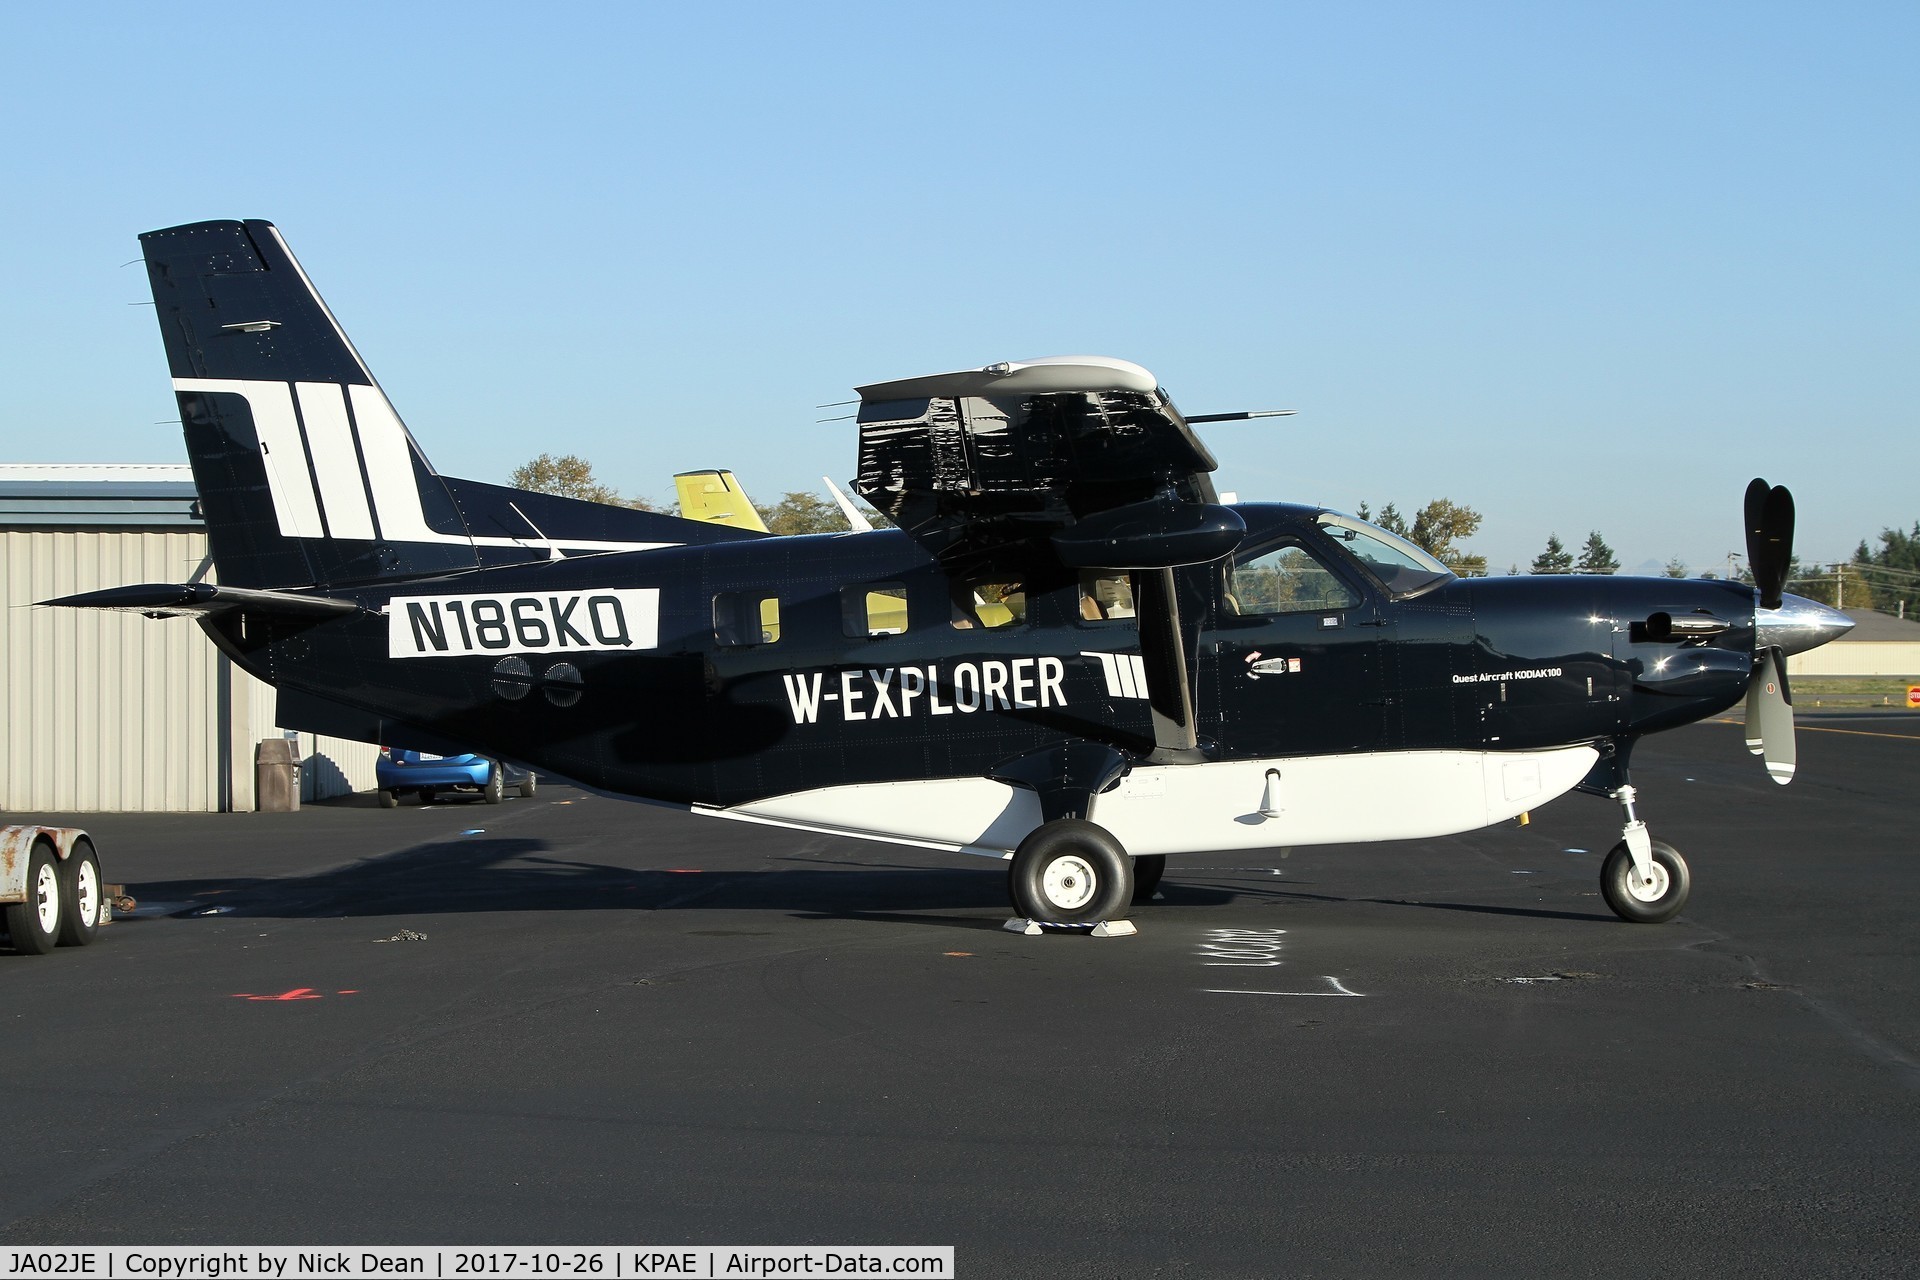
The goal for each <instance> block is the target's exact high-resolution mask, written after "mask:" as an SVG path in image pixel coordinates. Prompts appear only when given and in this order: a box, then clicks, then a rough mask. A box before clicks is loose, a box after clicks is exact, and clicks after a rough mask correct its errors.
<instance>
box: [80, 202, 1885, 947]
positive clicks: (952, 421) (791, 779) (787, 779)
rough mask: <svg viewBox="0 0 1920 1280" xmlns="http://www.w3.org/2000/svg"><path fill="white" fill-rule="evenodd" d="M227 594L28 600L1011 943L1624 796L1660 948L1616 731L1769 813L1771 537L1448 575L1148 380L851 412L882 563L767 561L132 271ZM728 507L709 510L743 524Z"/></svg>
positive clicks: (302, 284) (240, 252)
mask: <svg viewBox="0 0 1920 1280" xmlns="http://www.w3.org/2000/svg"><path fill="white" fill-rule="evenodd" d="M140 240H141V246H142V251H143V255H144V258H145V261H146V265H147V270H148V274H149V279H150V283H151V286H152V291H153V297H154V301H155V304H156V308H157V314H158V318H159V323H160V329H161V335H162V341H163V344H164V346H165V349H166V353H167V360H168V365H169V367H170V371H171V374H172V379H173V389H174V393H175V395H176V398H177V400H178V403H179V407H180V417H181V421H182V424H183V428H184V432H185V437H186V445H187V452H188V455H189V457H190V459H191V462H192V465H193V471H194V478H195V482H196V484H197V486H198V489H199V501H200V507H201V510H202V512H203V514H204V517H205V521H206V527H207V537H208V541H209V545H210V550H211V553H212V556H213V560H214V564H215V566H216V570H217V579H218V581H217V584H215V583H208V582H200V583H190V584H165V583H162V584H155V583H147V584H138V585H129V586H124V587H115V588H108V589H106V590H101V591H94V592H89V593H86V594H83V595H78V596H69V597H66V598H64V599H61V600H57V601H50V602H48V603H52V604H59V605H66V606H74V607H89V608H114V609H124V610H134V611H138V612H141V613H145V614H148V615H151V616H155V617H168V616H180V615H185V616H191V617H194V618H196V619H198V622H199V625H200V626H201V627H202V628H203V629H204V630H205V632H206V634H207V635H208V636H209V637H210V638H211V640H212V641H213V643H214V644H216V645H217V646H219V648H220V649H221V650H222V651H223V652H224V653H226V654H227V655H228V656H229V657H230V658H232V659H233V661H234V662H236V663H237V664H239V665H240V666H241V667H242V668H244V669H245V670H247V671H248V672H250V673H252V674H253V675H256V676H258V677H259V678H260V679H262V680H264V681H266V682H268V683H269V684H272V685H274V686H275V687H276V688H277V689H278V691H279V706H278V720H279V723H280V724H281V725H282V726H284V727H288V728H295V729H304V730H311V731H314V732H320V733H327V734H333V735H337V736H343V737H348V738H357V739H361V740H365V741H372V742H379V743H383V744H386V745H389V746H403V747H412V748H415V749H419V750H426V751H439V752H445V751H454V750H460V751H465V750H478V751H483V752H485V753H487V754H489V755H494V756H500V757H505V758H509V759H513V760H516V761H518V762H521V763H523V764H525V765H527V766H528V767H530V768H534V769H537V770H538V771H540V772H541V773H544V774H550V775H560V776H563V777H566V778H570V779H572V780H574V781H577V782H579V783H582V784H584V785H586V786H589V787H593V788H599V789H602V790H605V791H609V792H616V793H621V794H625V795H628V796H633V797H638V798H641V799H644V800H647V801H651V802H653V803H657V804H663V805H669V806H675V807H678V808H681V809H684V810H687V811H690V812H692V813H694V814H699V815H704V816H708V817H714V818H725V819H732V820H737V821H743V822H750V823H763V824H771V825H774V826H778V827H786V828H794V829H799V830H804V831H812V832H828V833H833V834H837V835H845V836H856V837H864V838H868V839H874V840H882V841H890V842H893V843H896V844H902V845H909V846H918V847H921V848H924V849H928V850H937V851H960V852H968V853H976V854H984V855H986V856H989V857H993V858H998V859H1001V860H1004V861H1005V862H1007V864H1008V894H1009V897H1010V899H1011V902H1012V905H1013V910H1014V911H1015V913H1016V916H1015V918H1014V919H1013V920H1011V921H1009V922H1008V925H1009V927H1014V928H1020V929H1022V930H1023V931H1029V932H1031V931H1036V930H1038V929H1039V928H1042V927H1051V928H1078V929H1092V930H1093V931H1094V932H1095V933H1097V934H1102V935H1103V936H1110V935H1112V934H1115V933H1124V932H1130V931H1131V930H1132V925H1131V922H1130V921H1128V920H1127V916H1128V913H1129V910H1130V908H1131V907H1132V905H1133V904H1134V903H1136V902H1139V901H1145V900H1148V899H1149V897H1150V895H1151V893H1152V890H1153V887H1154V885H1155V883H1156V882H1157V881H1158V880H1159V878H1160V877H1161V875H1162V874H1163V873H1164V871H1165V867H1166V859H1167V858H1168V857H1169V856H1177V855H1182V854H1189V853H1195V852H1202V851H1221V850H1235V849H1265V848H1273V847H1292V846H1297V845H1309V844H1311V845H1334V844H1354V843H1363V842H1368V841H1381V840H1404V839H1421V838H1430V837H1435V836H1442V835H1449V834H1454V833H1458V832H1466V831H1472V830H1476V829H1480V828H1483V827H1487V826H1490V825H1492V824H1495V823H1500V822H1504V821H1507V820H1510V819H1515V818H1517V817H1519V816H1521V815H1523V814H1526V813H1528V812H1529V811H1531V810H1533V809H1537V808H1539V807H1540V806H1542V805H1544V804H1546V803H1548V802H1549V801H1551V800H1553V799H1555V798H1557V797H1559V796H1561V795H1564V794H1566V793H1567V792H1569V791H1573V790H1579V791H1582V792H1587V793H1591V794H1597V795H1603V796H1608V797H1611V798H1612V799H1613V800H1614V801H1616V802H1617V803H1618V805H1619V807H1620V811H1621V828H1620V836H1619V841H1618V843H1617V844H1616V845H1615V846H1614V847H1613V849H1612V850H1611V852H1610V853H1609V854H1608V855H1607V856H1606V858H1605V860H1604V863H1603V866H1602V870H1601V889H1602V893H1603V896H1604V898H1605V900H1606V902H1607V904H1608V906H1610V907H1611V908H1612V909H1613V911H1614V912H1615V913H1616V914H1618V915H1619V916H1620V917H1621V918H1623V919H1625V920H1628V921H1634V922H1657V921H1662V920H1668V919H1671V918H1672V917H1673V916H1674V915H1675V914H1677V913H1678V912H1679V911H1680V910H1681V909H1682V907H1683V906H1684V905H1685V903H1686V901H1687V897H1688V894H1689V891H1690V879H1689V875H1688V870H1687V865H1686V862H1685V860H1684V859H1683V858H1682V857H1681V855H1680V854H1679V853H1678V852H1677V851H1675V850H1674V849H1673V848H1672V847H1671V846H1670V845H1668V844H1666V843H1664V842H1661V841H1658V840H1655V839H1653V838H1652V835H1651V832H1650V830H1649V828H1648V826H1647V824H1646V822H1645V821H1644V820H1643V819H1642V818H1641V817H1640V815H1639V812H1638V809H1637V799H1638V794H1637V792H1636V790H1635V788H1634V786H1633V784H1632V781H1631V773H1630V768H1629V765H1630V758H1631V756H1632V752H1633V748H1634V745H1635V744H1636V743H1637V742H1638V741H1639V740H1640V739H1641V738H1642V737H1644V736H1646V735H1647V734H1650V733H1657V732H1660V731H1663V730H1667V729H1672V728H1675V727H1678V726H1681V725H1685V724H1689V723H1692V722H1694V721H1698V720H1701V719H1704V718H1706V717H1709V716H1715V715H1719V714H1720V713H1722V712H1724V711H1726V710H1728V709H1729V708H1730V707H1732V706H1733V705H1734V704H1735V703H1738V702H1740V701H1741V700H1742V699H1743V698H1744V699H1745V703H1746V715H1747V724H1748V730H1747V736H1748V746H1749V748H1750V749H1751V750H1752V751H1754V752H1755V753H1757V754H1761V755H1763V756H1764V757H1765V759H1766V765H1767V768H1768V771H1769V774H1770V775H1771V776H1772V777H1773V778H1774V779H1775V781H1777V782H1781V783H1785V782H1787V781H1789V780H1790V779H1791V777H1792V774H1793V769H1794V763H1795V751H1794V740H1793V713H1792V707H1791V697H1790V693H1789V690H1788V686H1787V677H1786V663H1785V658H1786V655H1787V654H1790V653H1797V652H1801V651H1803V650H1806V649H1809V648H1812V647H1814V646H1816V645H1819V644H1822V643H1825V642H1826V641H1828V640H1831V639H1833V638H1834V637H1836V636H1838V635H1840V634H1842V633H1843V632H1844V631H1845V630H1846V628H1847V627H1849V626H1851V622H1850V621H1849V620H1848V619H1847V618H1846V616H1845V615H1844V614H1841V613H1839V612H1838V611H1836V610H1833V609H1829V608H1827V607H1826V606H1824V605H1820V604H1817V603H1815V602H1813V601H1810V600H1805V599H1802V598H1799V597H1794V596H1787V595H1784V594H1783V593H1782V590H1781V587H1782V585H1783V583H1784V581H1785V577H1786V573H1787V568H1788V564H1789V560H1790V558H1791V544H1792V535H1793V502H1792V497H1791V495H1789V494H1788V492H1787V490H1786V489H1785V488H1781V487H1774V486H1770V485H1768V484H1767V483H1766V482H1765V481H1764V480H1756V481H1754V482H1753V484H1752V485H1751V486H1750V487H1749V489H1748V492H1747V500H1746V511H1745V517H1746V528H1747V533H1748V548H1749V562H1750V566H1751V573H1752V577H1753V579H1754V582H1755V584H1756V585H1754V586H1748V585H1743V584H1741V583H1737V582H1731V581H1724V580H1722V581H1714V580H1698V579H1684V580H1683V579H1670V578H1650V579H1642V578H1617V577H1606V576H1588V575H1571V576H1542V577H1493V578H1485V577H1482V578H1471V579H1467V578H1461V577H1458V576H1456V575H1455V574H1454V573H1452V572H1451V571H1450V570H1449V569H1448V568H1447V567H1446V566H1445V565H1443V564H1441V563H1440V562H1439V561H1437V560H1435V559H1434V558H1433V557H1432V556H1431V555H1429V554H1428V553H1427V552H1425V551H1424V550H1422V549H1421V548H1419V547H1417V546H1414V545H1413V544H1411V543H1409V542H1407V541H1405V540H1403V539H1401V538H1398V537H1396V536H1394V535H1393V534H1391V533H1388V532H1386V531H1384V530H1382V529H1380V528H1378V527H1375V526H1373V525H1370V524H1368V523H1366V522H1365V521H1362V520H1357V519H1355V518H1353V517H1352V516H1349V515H1345V514H1342V513H1339V512H1336V511H1331V510H1326V509H1322V508H1319V507H1314V506H1304V505H1297V504H1287V503H1238V504H1234V505H1228V504H1225V503H1223V502H1221V501H1220V500H1219V498H1218V495H1217V494H1216V491H1215V489H1214V487H1213V484H1212V480H1211V474H1210V473H1212V472H1213V471H1214V470H1215V466H1216V464H1215V460H1214V458H1213V455H1212V454H1211V453H1210V452H1209V451H1208V449H1207V447H1206V445H1205V444H1204V443H1203V442H1202V441H1201V439H1200V438H1199V436H1198V435H1197V434H1196V433H1195V431H1194V426H1195V424H1204V423H1208V422H1216V421H1225V420H1233V419H1242V418H1247V417H1252V416H1255V415H1252V414H1203V415H1194V416H1188V415H1183V414H1182V413H1181V412H1180V411H1179V410H1178V409H1177V408H1176V407H1175V406H1174V403H1173V401H1172V400H1171V399H1170V398H1169V396H1168V395H1167V393H1166V392H1165V391H1164V390H1163V389H1162V388H1161V387H1160V385H1159V383H1158V381H1157V380H1156V379H1155V378H1154V376H1153V375H1152V374H1151V373H1149V372H1148V371H1147V370H1146V369H1144V368H1142V367H1140V366H1139V365H1137V364H1132V363H1130V362H1128V361H1124V360H1118V359H1113V358H1109V357H1100V356H1067V357H1048V358H1043V359H1035V360H1023V361H1007V362H1003V363H997V364H990V365H986V366H984V367H980V368H972V369H964V370H959V371H956V372H948V373H938V374H932V375H928V376H922V377H912V378H905V379H899V380H894V381H888V382H878V383H872V384H869V385H866V386H861V387H859V388H857V391H858V394H859V397H860V401H859V406H860V407H859V410H858V412H857V414H856V415H855V416H856V419H857V424H858V432H859V455H858V474H857V477H856V478H855V480H854V481H853V483H852V485H851V487H852V488H853V490H854V491H855V492H856V493H858V494H859V495H860V496H861V497H863V498H864V499H865V500H866V501H867V502H869V503H870V504H872V505H873V506H874V507H875V508H876V509H877V510H879V511H881V512H882V513H884V514H885V515H886V516H887V517H888V518H889V519H890V520H891V521H892V522H893V524H894V525H895V526H896V527H895V528H892V529H881V530H877V531H873V532H861V533H851V532H850V533H843V534H821V535H809V536H797V537H774V536H770V535H766V534H762V533H760V532H758V531H755V530H752V529H745V528H739V527H734V526H732V525H729V524H726V523H713V522H701V521H692V520H683V519H678V518H675V517H671V516H665V515H660V514H655V513H651V512H645V511H638V510H633V509H629V508H625V507H612V506H603V505H599V504H595V503H591V502H583V501H578V500H573V499H568V498H563V497H557V496H553V495H548V494H540V493H531V492H525V491H520V490H515V489H511V488H506V487H503V486H498V485H492V484H485V483H481V482H478V481H472V480H462V479H457V478H454V477H451V476H445V475H442V474H440V473H439V472H438V471H436V470H435V469H434V468H433V466H432V465H431V464H430V463H429V462H428V461H427V457H426V455H425V453H424V452H423V451H422V450H421V449H420V447H419V445H418V444H417V443H416V442H415V440H414V438H413V436H412V435H411V434H410V433H409V432H408V431H407V429H406V427H405V426H403V425H402V423H401V420H400V418H399V416H398V415H397V414H396V413H395V411H394V409H393V406H392V405H391V404H390V403H389V401H388V399H387V397H386V395H385V393H384V392H383V391H382V390H381V389H380V386H379V384H378V383H377V382H376V381H375V380H374V378H373V375H372V374H371V373H370V372H369V371H368V369H367V366H366V364H365V363H364V362H363V361H362V360H361V357H360V355H359V353H358V352H357V351H356V350H355V348H354V346H353V344H352V343H351V342H350V341H349V340H348V338H347V336H346V334H345V333H344V332H343V331H342V330H341V328H340V326H339V324H338V323H337V322H336V321H335V319H334V317H333V314H332V312H331V311H329V310H328V308H327V306H326V304H325V302H323V301H322V299H321V297H320V295H319V294H318V292H317V291H316V290H315V289H314V287H313V285H312V283H311V282H310V281H309V280H308V278H307V276H306V274H305V272H304V271H302V269H301V267H300V265H299V263H298V262H297V261H296V260H295V258H294V256H293V254H292V252H291V251H290V250H289V249H288V247H287V245H286V243H285V241H284V240H283V238H282V237H281V235H280V232H279V231H278V229H277V228H275V227H274V226H273V225H272V224H271V223H268V222H264V221H257V220H250V221H244V222H243V221H215V222H202V223H195V224H191V225H186V226H178V227H171V228H167V229H164V230H159V231H154V232H150V233H148V234H146V235H143V236H141V237H140ZM736 487H737V486H736Z"/></svg>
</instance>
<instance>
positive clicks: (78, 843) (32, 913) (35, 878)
mask: <svg viewBox="0 0 1920 1280" xmlns="http://www.w3.org/2000/svg"><path fill="white" fill-rule="evenodd" d="M114 889H115V886H110V885H107V884H105V883H103V882H102V881H101V878H100V857H99V855H98V854H97V853H95V852H94V849H93V841H92V839H91V838H89V837H88V835H87V833H86V832H84V831H82V830H81V829H80V828H78V827H40V826H23V827H0V925H4V927H5V929H6V931H7V937H8V939H9V940H10V941H11V942H12V943H13V949H14V950H15V951H19V952H22V953H24V954H27V955H45V954H46V953H47V952H49V951H51V950H53V949H54V948H55V947H57V946H69V947H79V946H85V945H86V944H87V943H89V942H92V941H93V940H94V938H95V937H96V936H98V934H99V932H100V929H101V927H102V926H104V925H106V924H107V923H108V922H110V921H111V920H112V919H113V909H112V905H111V904H110V903H109V901H108V893H109V891H110V890H114Z"/></svg>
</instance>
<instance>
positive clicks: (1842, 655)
mask: <svg viewBox="0 0 1920 1280" xmlns="http://www.w3.org/2000/svg"><path fill="white" fill-rule="evenodd" d="M1787 674H1788V675H1789V676H1904V677H1907V678H1908V679H1916V680H1920V644H1914V643H1912V642H1902V641H1898V640H1891V641H1889V640H1842V641H1840V642H1839V643H1837V644H1826V645H1821V646H1820V647H1819V648H1818V649H1810V650H1808V651H1807V652H1805V653H1796V654H1794V655H1793V656H1792V657H1790V658H1788V659H1787Z"/></svg>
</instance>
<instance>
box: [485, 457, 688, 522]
mask: <svg viewBox="0 0 1920 1280" xmlns="http://www.w3.org/2000/svg"><path fill="white" fill-rule="evenodd" d="M507 483H509V484H511V485H512V486H513V487H514V488H516V489H531V490H532V491H533V492H535V493H551V494H556V495H558V496H560V497H562V498H578V499H579V500H580V501H582V502H600V503H605V504H606V505H608V506H612V507H637V508H639V509H640V510H642V511H652V510H653V509H654V506H653V504H652V503H651V502H648V501H647V500H646V499H645V498H623V497H621V496H620V491H619V490H618V489H616V488H614V487H613V486H612V485H610V484H606V483H603V482H602V481H601V480H599V479H598V478H597V477H595V475H594V474H593V464H592V463H591V462H588V461H587V460H586V459H585V458H582V457H580V456H579V455H578V454H572V453H563V454H561V455H560V456H559V457H557V458H556V457H555V456H554V455H552V454H550V453H543V454H541V455H540V456H539V457H537V458H535V459H534V460H533V461H531V462H528V463H525V464H523V465H521V466H518V467H515V468H514V469H513V474H512V475H511V476H509V477H508V478H507Z"/></svg>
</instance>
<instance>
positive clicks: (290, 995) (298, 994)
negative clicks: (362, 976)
mask: <svg viewBox="0 0 1920 1280" xmlns="http://www.w3.org/2000/svg"><path fill="white" fill-rule="evenodd" d="M334 994H335V995H337V996H357V995H359V994H360V991H359V988H357V987H356V988H354V989H353V990H350V991H336V992H334ZM233 998H234V999H235V1000H324V999H326V993H325V992H322V991H315V990H314V989H313V988H312V987H295V988H294V989H293V990H291V991H283V992H281V993H280V994H279V995H277V996H256V995H253V994H250V993H249V992H245V991H236V992H234V993H233Z"/></svg>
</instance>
